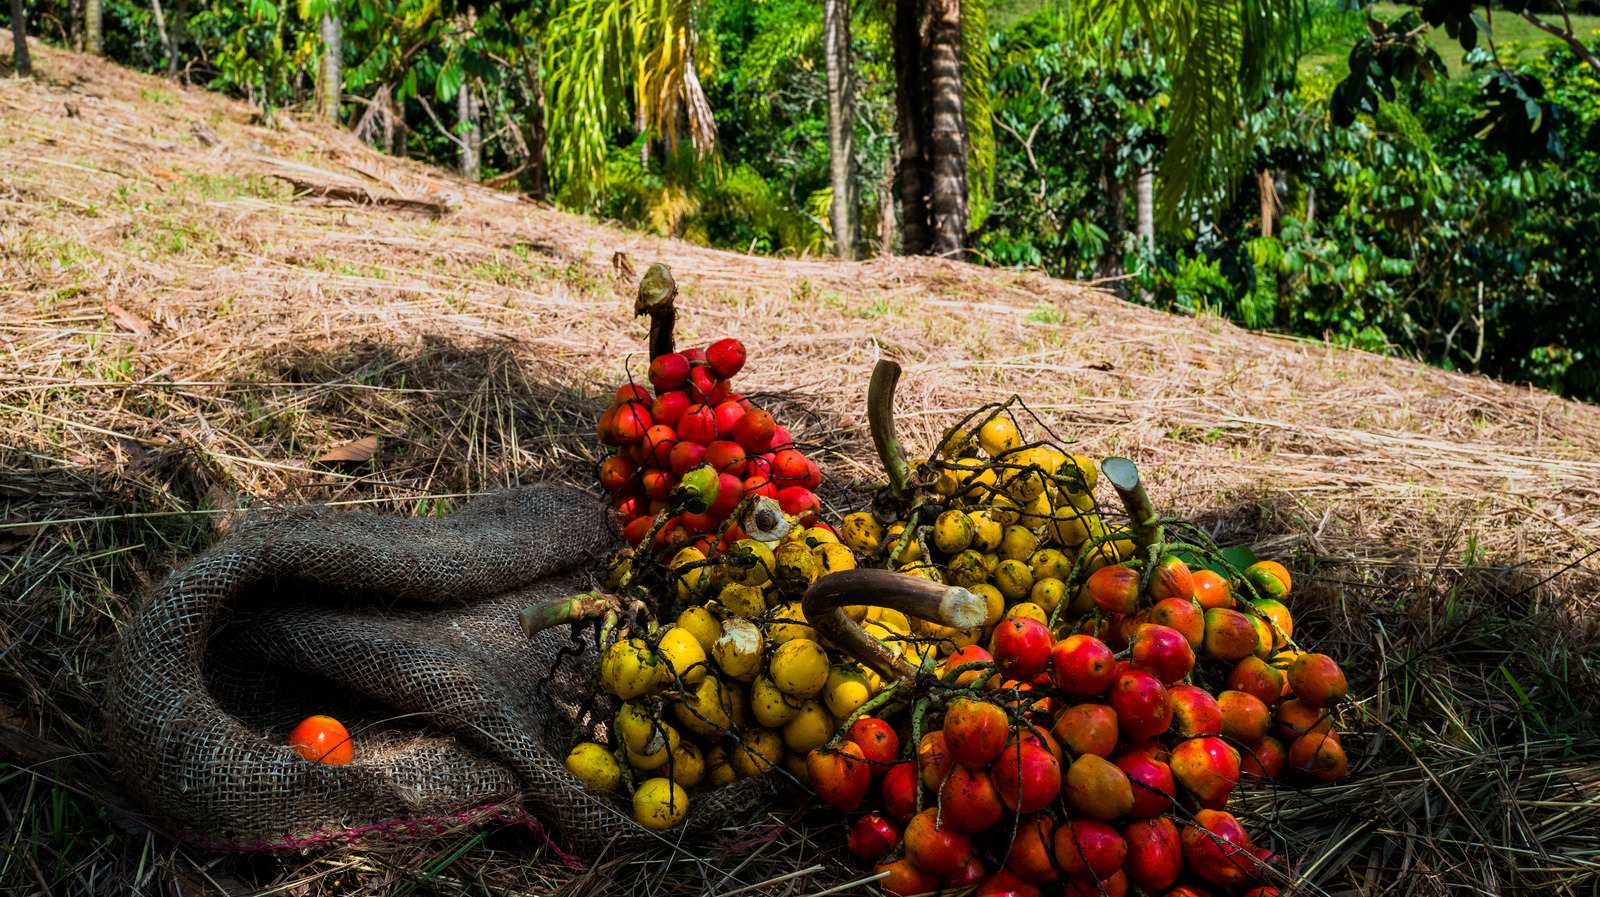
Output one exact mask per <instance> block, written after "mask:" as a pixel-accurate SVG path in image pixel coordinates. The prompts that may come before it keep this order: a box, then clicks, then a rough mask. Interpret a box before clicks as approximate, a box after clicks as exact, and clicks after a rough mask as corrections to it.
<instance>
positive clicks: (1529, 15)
mask: <svg viewBox="0 0 1600 897" xmlns="http://www.w3.org/2000/svg"><path fill="white" fill-rule="evenodd" d="M1561 15H1562V16H1563V17H1565V18H1566V22H1567V27H1566V30H1562V29H1560V28H1557V27H1556V26H1554V25H1552V24H1550V23H1549V22H1546V21H1544V20H1543V19H1541V18H1539V17H1538V16H1536V15H1534V14H1533V12H1532V11H1530V10H1527V9H1524V10H1523V11H1522V17H1523V18H1524V19H1526V20H1527V22H1528V24H1530V25H1532V26H1533V27H1535V28H1537V29H1539V30H1540V31H1543V32H1544V33H1545V34H1551V35H1554V36H1556V37H1559V38H1561V40H1562V41H1563V42H1565V43H1566V45H1567V46H1568V47H1571V48H1572V52H1574V53H1576V54H1578V58H1579V59H1582V60H1583V61H1584V62H1587V63H1588V64H1589V68H1592V69H1594V71H1595V74H1597V75H1600V57H1596V56H1595V55H1594V54H1593V53H1591V52H1589V48H1588V47H1586V46H1584V44H1583V41H1581V40H1579V39H1578V36H1577V35H1576V34H1573V33H1572V18H1571V17H1570V16H1568V15H1567V7H1566V5H1565V4H1563V5H1562V7H1561Z"/></svg>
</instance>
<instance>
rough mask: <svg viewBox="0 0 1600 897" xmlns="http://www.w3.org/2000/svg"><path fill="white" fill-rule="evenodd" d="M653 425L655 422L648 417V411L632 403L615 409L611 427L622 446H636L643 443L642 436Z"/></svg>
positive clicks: (642, 406)
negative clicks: (614, 417)
mask: <svg viewBox="0 0 1600 897" xmlns="http://www.w3.org/2000/svg"><path fill="white" fill-rule="evenodd" d="M654 423H655V420H654V419H652V418H651V417H650V409H648V408H646V407H645V406H644V405H641V404H639V403H637V402H634V403H630V404H627V405H623V406H621V407H619V408H618V409H617V416H616V419H615V421H614V422H613V424H612V427H613V429H614V430H615V431H616V434H617V441H618V442H620V443H621V444H623V445H638V444H639V443H641V442H643V441H644V434H645V433H646V432H647V431H649V429H650V427H651V425H652V424H654Z"/></svg>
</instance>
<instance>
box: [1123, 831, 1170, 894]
mask: <svg viewBox="0 0 1600 897" xmlns="http://www.w3.org/2000/svg"><path fill="white" fill-rule="evenodd" d="M1122 840H1123V841H1124V842H1126V843H1127V845H1128V856H1127V859H1126V860H1124V861H1123V864H1122V867H1123V869H1125V870H1126V871H1127V873H1128V877H1129V878H1130V879H1132V880H1133V883H1134V884H1136V885H1138V886H1139V887H1141V888H1144V889H1145V890H1146V891H1151V892H1155V891H1159V890H1161V889H1162V888H1170V887H1172V884H1173V882H1175V881H1177V880H1178V875H1179V874H1180V873H1182V872H1183V841H1182V839H1181V838H1180V837H1179V835H1178V826H1177V825H1176V824H1174V823H1173V821H1172V820H1171V819H1169V818H1167V817H1165V816H1156V817H1153V818H1150V819H1141V820H1139V821H1138V822H1134V823H1131V824H1129V825H1128V826H1127V827H1126V828H1124V829H1123V830H1122Z"/></svg>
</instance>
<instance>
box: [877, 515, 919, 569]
mask: <svg viewBox="0 0 1600 897" xmlns="http://www.w3.org/2000/svg"><path fill="white" fill-rule="evenodd" d="M904 534H905V526H904V524H899V523H897V524H895V525H894V526H891V527H889V532H888V535H887V536H885V538H886V539H888V540H889V542H890V543H892V544H893V547H891V548H890V549H889V556H890V557H891V558H896V559H897V560H898V561H899V562H900V563H902V564H915V563H916V562H918V561H920V560H922V545H921V543H919V542H917V539H916V537H915V536H913V537H911V538H910V539H909V540H907V542H906V546H905V549H904V550H903V551H902V550H901V549H900V546H899V545H898V544H894V543H898V542H899V541H900V537H901V536H902V535H904ZM895 552H899V554H898V555H896V554H895Z"/></svg>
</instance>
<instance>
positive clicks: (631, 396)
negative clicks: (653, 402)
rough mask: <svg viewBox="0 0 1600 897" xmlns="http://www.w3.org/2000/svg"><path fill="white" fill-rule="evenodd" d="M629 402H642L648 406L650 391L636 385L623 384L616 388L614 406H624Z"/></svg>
mask: <svg viewBox="0 0 1600 897" xmlns="http://www.w3.org/2000/svg"><path fill="white" fill-rule="evenodd" d="M629 402H643V403H644V404H646V405H648V404H650V390H648V389H645V388H644V387H643V386H640V385H639V384H637V383H624V384H622V385H621V386H619V387H617V400H616V403H615V404H618V405H626V404H628V403H629Z"/></svg>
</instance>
